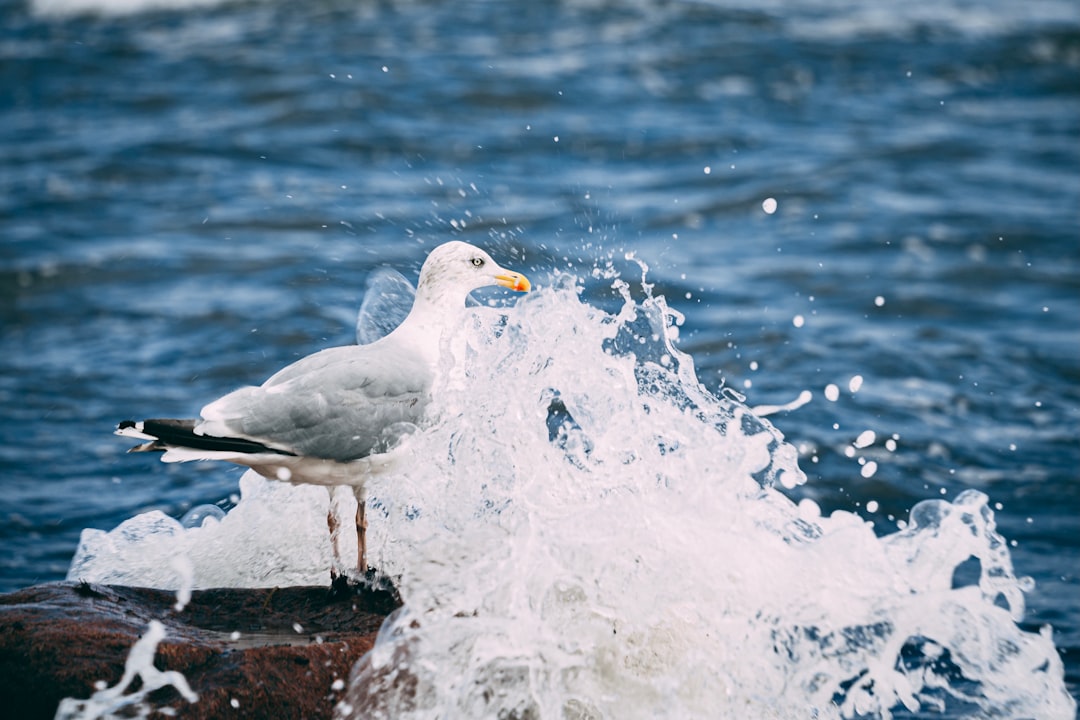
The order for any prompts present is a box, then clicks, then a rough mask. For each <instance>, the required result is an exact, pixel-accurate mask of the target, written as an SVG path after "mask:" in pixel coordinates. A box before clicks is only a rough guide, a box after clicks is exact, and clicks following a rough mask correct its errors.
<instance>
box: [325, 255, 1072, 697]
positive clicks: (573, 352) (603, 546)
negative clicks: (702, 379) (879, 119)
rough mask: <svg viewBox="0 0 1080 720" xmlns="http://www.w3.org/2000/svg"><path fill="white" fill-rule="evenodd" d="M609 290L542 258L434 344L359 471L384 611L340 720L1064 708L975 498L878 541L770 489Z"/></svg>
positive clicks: (667, 313) (864, 526) (772, 439)
mask: <svg viewBox="0 0 1080 720" xmlns="http://www.w3.org/2000/svg"><path fill="white" fill-rule="evenodd" d="M607 279H611V278H607ZM614 287H615V289H616V290H617V291H618V292H619V293H620V295H621V298H622V305H621V308H620V309H619V310H618V311H617V312H615V313H612V314H609V313H606V312H603V311H601V310H598V309H596V308H595V307H592V306H590V305H588V304H586V303H584V302H582V301H581V299H580V295H581V290H582V289H581V287H580V286H579V285H578V283H577V281H576V280H575V279H574V278H573V277H570V276H562V277H559V278H557V279H556V282H555V283H554V286H553V287H551V288H549V289H545V290H542V291H539V292H536V293H534V294H533V295H531V296H530V297H528V298H525V299H524V300H523V301H522V302H519V303H518V304H517V306H516V308H515V309H514V310H513V311H512V312H510V313H501V312H498V311H491V310H481V311H478V312H476V313H475V315H474V316H473V317H474V318H475V322H474V324H473V325H472V326H471V327H470V328H469V330H468V331H467V332H466V333H465V334H464V337H458V338H454V339H453V342H450V343H448V344H447V346H446V347H444V350H445V351H446V352H445V356H446V357H447V358H449V359H447V361H446V362H445V367H444V370H445V371H446V372H445V373H444V378H443V385H442V386H441V387H440V388H439V392H438V400H437V401H436V402H437V412H438V419H437V421H436V422H435V423H434V424H433V425H432V426H431V427H430V428H428V429H426V430H424V431H422V432H420V433H418V434H417V435H416V436H414V437H413V438H412V439H411V440H410V447H411V452H412V453H413V455H414V462H413V463H411V468H410V469H409V470H408V471H406V472H404V473H402V474H401V475H398V476H395V477H393V478H388V479H386V480H385V481H384V480H379V481H376V482H375V483H373V487H372V488H371V489H370V492H371V494H372V495H373V497H372V498H371V501H370V504H371V506H372V511H371V513H372V514H374V515H375V516H376V517H379V518H380V520H376V521H374V522H373V523H372V532H371V537H372V543H371V548H372V550H373V556H374V559H375V563H376V565H378V566H379V567H381V568H384V569H385V570H386V571H387V572H389V573H391V574H392V575H394V576H395V577H396V580H397V582H398V584H399V587H400V590H401V595H402V597H403V598H404V600H405V606H404V607H403V608H402V609H401V610H400V611H398V613H396V614H395V615H394V616H393V617H392V618H390V619H389V620H388V622H387V623H386V625H385V626H384V628H383V630H382V632H381V633H380V637H379V641H378V643H377V645H376V647H375V649H374V650H373V651H372V652H371V653H369V654H368V656H366V658H365V659H364V660H363V661H361V663H359V664H358V666H357V667H356V668H355V669H354V673H353V678H352V684H351V688H350V692H349V695H348V697H347V699H346V701H344V702H343V703H342V704H341V705H340V706H339V708H338V714H339V716H340V717H350V718H351V717H356V718H360V717H365V718H366V717H386V718H390V717H393V718H409V717H417V718H419V717H431V716H433V715H435V714H441V715H444V716H459V717H518V718H526V717H573V718H585V717H590V718H594V717H609V718H612V717H615V718H619V717H673V718H683V717H703V716H708V717H747V718H773V717H775V718H793V717H822V718H825V717H856V716H875V717H884V718H888V717H891V712H892V711H893V710H894V709H897V708H901V709H903V708H906V709H907V710H909V711H913V712H914V711H920V710H921V711H924V712H925V711H929V712H935V711H941V712H945V711H948V712H949V713H953V714H956V715H958V716H968V715H969V714H970V715H974V716H983V715H985V714H990V713H993V714H994V716H995V717H1015V718H1022V717H1044V718H1049V717H1061V718H1066V717H1068V718H1071V717H1073V713H1074V711H1075V709H1074V704H1073V701H1072V699H1071V698H1070V697H1069V695H1068V694H1067V692H1066V690H1065V686H1064V681H1063V668H1062V665H1061V662H1060V659H1059V658H1058V656H1057V653H1056V651H1055V650H1054V647H1053V643H1052V641H1051V639H1050V631H1049V629H1048V628H1047V629H1044V630H1043V631H1042V632H1041V633H1038V634H1033V633H1025V632H1023V631H1022V630H1020V629H1019V628H1018V627H1017V625H1016V621H1017V620H1019V619H1020V618H1021V616H1022V614H1023V590H1024V589H1025V588H1027V585H1028V583H1029V582H1030V581H1027V580H1019V579H1017V578H1016V577H1015V576H1014V574H1013V570H1012V567H1011V561H1010V558H1009V555H1008V551H1007V549H1006V545H1005V542H1004V541H1003V539H1002V538H1001V537H1000V536H999V535H998V534H997V533H996V531H995V526H994V520H993V513H992V512H991V511H990V509H989V508H988V506H987V498H986V496H985V495H983V494H982V493H978V492H974V491H968V492H965V493H962V494H961V495H960V496H959V497H957V498H956V499H955V501H954V502H952V503H949V502H946V501H943V500H931V501H927V502H924V503H921V504H919V505H918V506H917V507H916V508H915V509H914V510H913V512H912V517H911V522H910V524H909V526H908V527H907V529H905V530H904V531H903V532H899V533H895V534H893V535H889V536H886V537H883V538H878V537H876V536H875V534H874V532H873V531H872V529H871V526H870V525H869V524H868V523H867V522H865V521H863V520H862V519H861V518H859V517H858V516H856V515H853V514H850V513H846V512H837V513H834V514H833V515H831V516H829V517H821V516H820V515H815V514H814V513H813V512H808V511H807V509H806V507H805V506H802V507H800V506H797V505H795V503H793V502H792V501H791V500H790V499H788V498H787V497H786V496H784V495H783V494H781V492H779V491H778V490H777V489H775V488H776V486H777V485H782V486H786V487H790V486H792V485H794V484H795V483H798V482H802V481H803V480H804V476H803V474H802V472H801V471H800V470H799V468H798V466H797V464H796V453H795V451H794V449H793V448H792V447H791V446H790V445H788V444H787V443H785V442H784V441H783V438H782V436H781V434H780V433H779V432H778V431H777V430H776V429H774V428H773V427H772V426H771V425H770V424H768V423H767V422H765V421H764V420H761V419H760V418H758V417H756V416H755V415H753V414H752V413H751V412H750V411H749V410H748V409H747V408H746V407H745V406H744V405H743V404H742V403H741V402H739V401H738V400H737V399H735V398H733V397H727V396H722V397H719V398H718V397H715V396H713V395H711V394H709V393H708V392H707V391H706V390H705V389H704V388H703V387H702V386H701V384H700V383H699V382H698V381H697V378H696V376H695V374H694V369H693V363H692V359H691V358H690V357H688V356H686V355H685V354H683V353H681V352H679V351H678V350H677V349H676V348H675V347H674V346H673V343H672V338H673V336H674V332H673V331H674V330H676V321H677V320H678V317H677V315H675V314H674V313H673V312H672V311H671V310H669V309H668V308H667V307H666V305H665V303H664V300H663V299H662V298H658V297H657V298H654V297H651V289H650V288H649V286H648V285H647V284H645V283H644V282H643V283H642V284H641V293H643V297H641V298H640V299H638V300H635V299H633V298H632V294H633V293H632V292H631V286H630V285H629V284H627V283H626V282H624V281H622V280H618V279H615V281H614ZM969 558H975V559H976V560H977V561H978V563H979V577H978V579H977V581H975V582H973V584H970V585H966V586H959V584H958V583H956V582H954V570H955V568H956V567H957V566H959V565H960V564H962V563H965V562H970V560H969Z"/></svg>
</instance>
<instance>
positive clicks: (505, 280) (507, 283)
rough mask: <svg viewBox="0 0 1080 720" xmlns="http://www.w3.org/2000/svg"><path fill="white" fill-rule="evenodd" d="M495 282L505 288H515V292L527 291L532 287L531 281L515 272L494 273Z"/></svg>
mask: <svg viewBox="0 0 1080 720" xmlns="http://www.w3.org/2000/svg"><path fill="white" fill-rule="evenodd" d="M495 282H497V283H498V284H499V285H501V286H503V287H505V288H510V289H511V290H516V291H517V292H529V290H531V289H532V283H531V282H529V278H527V277H525V276H524V275H522V274H521V273H516V272H504V273H502V274H501V275H496V276H495Z"/></svg>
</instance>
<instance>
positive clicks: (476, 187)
mask: <svg viewBox="0 0 1080 720" xmlns="http://www.w3.org/2000/svg"><path fill="white" fill-rule="evenodd" d="M0 18H2V25H0V488H2V492H0V521H2V522H0V590H3V591H6V590H12V589H15V588H18V587H22V586H25V585H28V584H32V583H36V582H43V581H48V580H55V579H60V578H62V577H63V576H64V574H65V572H66V570H67V567H68V563H69V562H70V559H71V555H72V553H73V551H74V549H75V547H76V544H77V542H78V536H79V532H80V531H81V530H82V529H83V528H86V527H97V528H104V529H108V528H111V527H113V526H115V525H116V524H118V523H119V522H121V521H122V520H124V519H126V518H128V517H131V516H132V515H134V514H136V513H139V512H142V511H145V510H148V509H155V508H156V509H161V510H163V511H165V512H167V513H169V514H171V515H174V516H180V515H182V514H183V513H184V512H185V511H186V510H187V509H189V508H190V507H192V506H195V505H200V504H204V503H218V504H220V505H222V506H223V507H226V508H227V507H228V506H229V505H230V503H231V502H232V500H230V497H231V496H233V495H234V493H235V492H236V479H237V477H238V476H239V470H236V471H232V470H229V471H225V470H223V469H222V468H220V467H214V466H203V465H185V466H162V465H160V464H158V463H157V460H156V458H146V457H133V456H127V455H125V454H124V450H125V449H126V447H127V445H126V444H125V443H123V442H120V441H118V440H117V439H116V438H113V437H112V435H111V431H112V428H113V426H114V424H115V423H116V422H117V421H118V420H121V419H125V418H127V417H133V416H139V417H142V416H180V417H186V416H192V415H194V414H195V413H196V412H197V411H198V409H199V408H200V407H201V405H202V404H203V403H204V402H205V401H207V400H209V399H212V398H215V397H217V396H219V395H220V394H222V393H224V392H227V391H229V390H231V389H233V388H235V387H237V386H239V385H241V384H245V383H251V382H261V380H262V379H264V378H265V377H266V376H268V375H269V374H270V373H271V372H273V371H274V370H276V369H278V368H279V367H281V366H282V365H284V364H286V363H287V362H289V361H291V360H293V359H295V358H297V357H300V356H302V355H306V354H308V353H310V352H312V351H314V350H316V349H320V348H322V347H327V346H330V345H335V344H342V343H347V342H351V341H352V340H353V323H354V320H355V314H356V310H357V308H358V307H359V304H360V300H361V298H362V296H363V288H364V282H365V279H366V278H367V277H368V275H369V274H370V273H371V272H372V271H373V270H374V269H376V268H378V267H381V266H385V265H390V266H393V267H396V268H398V269H400V270H402V271H403V272H406V274H407V275H410V276H412V277H415V272H416V270H417V269H418V268H419V264H420V262H422V260H423V257H424V255H425V254H426V252H427V250H429V249H430V248H431V247H433V246H434V245H435V244H437V243H439V242H442V241H444V240H446V239H449V238H460V239H464V240H468V241H470V242H474V243H476V244H478V245H482V246H485V247H486V248H488V249H489V250H490V251H491V252H492V254H493V255H494V256H495V257H496V259H497V260H499V261H500V262H502V263H503V264H505V265H507V266H509V267H513V268H515V269H520V270H523V271H525V272H526V273H528V274H529V275H530V277H532V278H533V279H534V280H535V281H537V282H539V283H541V284H542V283H544V282H545V278H546V277H549V276H550V274H551V273H552V272H553V271H554V270H555V269H560V270H570V271H574V272H579V273H580V274H582V276H586V275H587V274H588V273H589V271H590V270H591V269H592V268H593V266H594V265H595V264H596V263H597V262H598V261H600V262H603V261H604V260H606V259H607V258H609V257H610V258H614V259H615V260H616V261H617V262H622V261H623V257H624V254H625V253H627V252H633V253H635V254H636V256H637V257H638V258H640V259H641V260H643V261H644V262H646V263H647V264H648V265H649V268H650V270H649V275H648V279H649V280H650V281H652V282H655V283H656V289H655V292H656V293H657V294H663V295H665V296H666V297H667V298H668V300H669V302H670V304H671V305H672V306H673V307H675V308H676V309H677V310H679V311H680V312H683V313H685V315H686V322H685V324H684V326H683V328H682V337H681V340H680V347H681V348H682V349H683V350H684V351H686V352H688V353H689V354H691V355H692V356H693V357H694V359H695V362H696V364H697V368H698V374H699V377H700V378H701V379H702V381H703V382H705V384H706V385H708V386H709V387H710V388H712V389H713V390H718V389H719V388H720V387H721V385H722V384H726V385H727V386H728V387H731V388H734V389H736V390H738V391H740V392H742V393H744V394H745V395H746V396H747V397H748V402H749V403H750V404H751V405H760V404H770V403H785V402H788V401H790V400H792V399H793V398H795V397H796V396H797V395H798V394H799V393H800V392H801V391H803V390H809V391H811V392H812V393H813V394H814V399H813V400H812V401H811V402H810V403H809V404H808V405H806V406H804V407H802V408H800V409H798V410H795V411H792V412H789V413H785V414H781V415H779V416H777V417H776V418H775V424H776V425H777V426H778V427H779V428H780V429H781V430H782V431H783V432H784V433H785V434H786V436H787V437H788V439H789V440H791V441H792V442H793V443H794V444H796V445H797V446H798V447H800V449H801V451H802V454H803V458H802V467H803V469H804V470H805V471H806V472H807V474H808V475H809V478H810V479H809V482H808V483H807V485H805V486H803V487H801V488H797V489H796V490H794V491H791V492H790V493H789V494H791V495H792V496H793V497H796V498H798V497H810V498H813V499H814V500H816V501H817V502H818V503H819V504H820V505H821V507H822V508H823V510H825V511H826V512H827V511H830V510H833V509H845V510H852V511H857V512H859V513H861V514H863V515H864V516H865V517H866V518H867V519H868V520H871V521H873V522H874V523H875V524H876V525H877V526H878V527H880V528H881V529H882V531H885V530H891V529H895V527H896V520H897V519H900V518H905V517H906V516H907V511H908V510H909V509H910V508H911V507H912V505H914V504H915V503H916V502H917V501H919V500H921V499H925V498H927V497H940V496H944V497H947V498H952V497H953V496H955V495H956V494H957V493H958V492H960V491H962V490H963V489H965V488H976V489H979V490H981V491H983V492H985V493H987V494H988V495H989V496H990V499H991V503H992V504H993V505H994V506H995V508H996V512H997V521H998V526H999V530H1000V531H1001V532H1002V534H1003V535H1005V537H1006V538H1008V539H1009V541H1010V543H1011V545H1012V555H1013V560H1014V563H1015V565H1016V569H1017V572H1018V574H1021V575H1030V576H1031V577H1033V578H1034V579H1035V581H1036V585H1035V589H1034V590H1033V591H1032V592H1031V593H1030V594H1029V596H1028V605H1029V607H1028V614H1027V616H1026V618H1025V621H1024V625H1025V627H1027V628H1029V629H1035V628H1038V627H1039V626H1041V625H1043V624H1046V623H1050V624H1052V625H1053V627H1054V632H1055V642H1056V644H1057V646H1058V648H1059V650H1060V652H1061V653H1062V656H1063V659H1064V661H1065V664H1066V676H1067V680H1068V682H1069V686H1070V688H1071V690H1072V692H1073V694H1074V696H1077V693H1078V691H1077V686H1078V682H1080V577H1078V573H1080V519H1078V518H1080V483H1078V475H1080V471H1078V467H1080V441H1078V439H1077V431H1078V427H1080V360H1078V358H1080V319H1078V313H1080V6H1078V5H1076V3H1075V2H1074V1H1073V0H1061V1H1058V0H1034V1H1032V2H1025V3H1016V2H1008V1H1007V0H989V1H988V2H983V3H971V2H967V1H966V0H936V1H934V2H929V1H924V0H918V1H915V2H903V3H901V2H888V3H871V2H857V1H856V0H808V1H807V2H802V3H799V4H797V5H796V4H790V5H789V4H787V3H783V2H777V1H775V0H762V1H758V2H753V3H751V2H744V1H742V0H717V1H715V2H689V1H682V2H680V1H676V2H661V1H660V0H637V1H630V0H626V1H623V2H619V1H610V2H601V1H591V0H572V1H567V2H559V3H506V2H494V1H476V2H456V3H444V2H436V1H431V2H403V1H398V2H375V1H367V0H352V1H348V2H347V1H345V0H321V1H317V2H307V3H284V2H277V1H276V0H262V1H259V0H253V1H250V2H208V1H205V0H204V1H195V0H193V1H191V2H183V0H171V1H170V0H160V1H159V0H38V1H37V2H30V3H25V2H15V1H13V0H0ZM769 199H772V200H774V201H775V211H774V212H768V210H772V209H773V207H772V204H771V203H767V202H766V201H767V200H769ZM602 301H603V299H602V298H597V302H602ZM856 376H857V377H858V378H861V380H862V385H861V387H859V386H858V384H857V383H858V381H856V385H855V386H854V387H855V388H856V389H857V390H858V391H857V392H852V387H853V386H852V384H851V379H852V378H853V377H856ZM830 384H833V385H836V386H837V388H838V389H839V393H838V394H836V395H831V394H830V395H829V397H835V398H836V399H835V400H830V399H829V398H828V397H827V395H826V393H825V388H826V387H827V386H828V385H830ZM865 430H873V431H874V433H875V437H876V439H875V442H874V443H873V444H872V445H871V446H870V447H868V448H865V449H860V450H859V452H858V455H859V456H862V457H863V458H864V459H870V460H872V461H873V462H876V463H877V469H876V472H870V471H869V469H868V468H867V467H866V466H865V465H860V464H859V463H858V462H857V459H856V458H855V457H853V456H852V453H851V451H850V447H851V444H852V442H853V441H854V440H855V439H856V437H857V436H859V435H860V433H862V432H863V431H865ZM890 439H891V440H893V442H891V443H888V446H886V441H887V440H890Z"/></svg>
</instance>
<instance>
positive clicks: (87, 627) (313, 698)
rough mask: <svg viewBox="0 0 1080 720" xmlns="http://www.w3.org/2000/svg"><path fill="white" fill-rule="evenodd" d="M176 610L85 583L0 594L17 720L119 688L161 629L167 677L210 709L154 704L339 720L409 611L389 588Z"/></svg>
mask: <svg viewBox="0 0 1080 720" xmlns="http://www.w3.org/2000/svg"><path fill="white" fill-rule="evenodd" d="M175 604H176V595H175V593H172V592H168V591H163V590H152V589H146V588H130V587H118V586H105V585H92V584H86V583H77V582H61V583H48V584H45V585H38V586H34V587H31V588H26V589H24V590H18V591H16V592H13V593H8V594H4V595H0V707H3V708H4V714H5V716H7V717H13V718H15V717H17V718H27V719H31V718H53V717H54V715H55V713H56V709H57V706H58V704H59V702H60V700H61V699H62V698H65V697H70V698H80V699H83V698H88V697H90V696H91V695H92V694H93V693H94V691H95V689H100V688H102V687H105V686H106V685H107V686H110V687H111V686H114V685H116V683H117V682H118V681H119V680H120V678H121V676H122V675H123V672H124V663H125V660H126V659H127V657H128V653H129V651H130V650H131V648H132V646H133V645H134V644H135V642H136V641H137V640H138V639H139V637H140V636H142V635H143V633H145V632H146V631H147V628H148V625H149V623H150V621H151V620H155V619H156V620H158V621H160V622H161V623H162V624H163V625H164V626H165V629H166V633H167V634H166V637H165V639H164V640H163V641H162V642H161V643H160V644H159V645H158V647H157V652H156V654H155V656H154V665H155V667H157V668H158V669H160V670H169V671H178V672H180V673H182V674H183V675H184V676H185V677H186V679H187V682H188V684H189V685H190V687H191V689H192V690H194V691H195V692H196V693H198V695H199V699H198V701H197V702H196V703H193V704H192V703H189V702H188V701H187V700H185V699H184V698H183V697H182V696H181V694H180V693H179V692H178V691H177V690H176V689H175V688H173V687H171V686H169V687H164V688H162V689H160V690H156V691H154V692H153V693H151V694H150V695H149V696H148V699H149V704H151V705H152V706H154V707H155V708H159V709H160V708H168V707H171V708H172V709H173V710H174V711H175V716H176V717H179V718H193V719H194V718H223V717H231V718H328V717H331V716H332V714H333V707H334V705H335V704H336V703H337V702H338V701H339V700H340V699H341V697H343V696H344V692H345V688H346V685H347V683H348V679H349V671H350V669H351V668H352V666H353V664H354V663H355V662H356V661H357V660H358V659H359V658H360V657H361V656H362V655H363V654H364V653H365V652H367V651H368V650H369V649H370V648H371V646H372V644H373V643H374V640H375V634H376V632H377V631H378V629H379V627H380V625H381V624H382V621H383V619H384V618H385V617H386V616H387V615H388V614H389V613H390V612H392V611H393V610H394V609H395V608H396V607H398V605H399V604H400V603H399V601H398V599H397V597H396V595H395V594H394V593H393V591H392V590H388V589H382V590H372V589H364V590H355V589H349V590H346V591H339V592H336V593H331V592H330V591H329V590H328V589H327V588H316V587H290V588H274V589H215V590H202V591H195V592H194V593H192V597H191V601H190V602H189V603H188V604H187V606H186V607H184V608H183V609H182V610H179V611H178V610H176V608H175ZM138 683H139V681H138V680H136V681H135V685H136V687H133V688H132V690H135V689H137V684H138ZM166 712H168V711H167V710H166Z"/></svg>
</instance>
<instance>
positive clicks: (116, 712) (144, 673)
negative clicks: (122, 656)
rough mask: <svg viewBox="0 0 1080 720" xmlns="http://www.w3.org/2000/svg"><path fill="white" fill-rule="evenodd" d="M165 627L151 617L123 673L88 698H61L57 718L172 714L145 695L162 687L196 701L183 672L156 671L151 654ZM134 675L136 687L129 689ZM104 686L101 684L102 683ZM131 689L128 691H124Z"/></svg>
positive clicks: (77, 719) (88, 719)
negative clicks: (110, 684)
mask: <svg viewBox="0 0 1080 720" xmlns="http://www.w3.org/2000/svg"><path fill="white" fill-rule="evenodd" d="M165 634H166V633H165V626H164V625H162V624H161V623H160V622H158V621H157V620H151V621H150V623H149V624H148V625H147V628H146V632H145V633H144V634H143V636H142V637H141V638H139V640H138V641H137V642H136V643H135V644H134V645H133V646H132V647H131V651H130V652H129V653H128V657H127V660H126V661H125V662H124V674H123V676H122V677H121V678H120V681H119V682H117V683H116V685H114V686H112V687H102V688H101V689H99V690H97V691H96V692H95V693H94V694H93V695H91V696H90V697H89V699H87V700H76V699H74V698H64V699H63V700H61V701H60V706H59V707H58V708H57V710H56V720H98V719H99V718H102V719H107V718H118V717H124V718H148V717H151V716H152V715H156V714H157V715H174V714H175V710H173V709H172V708H167V707H154V706H152V705H151V704H149V703H147V697H148V696H149V695H150V694H151V693H152V692H154V691H156V690H160V689H161V688H163V687H169V686H171V687H173V688H175V689H176V691H177V692H178V693H180V696H181V697H182V698H183V699H184V700H186V701H187V702H189V703H194V702H198V701H199V695H198V693H196V692H194V691H193V690H192V689H191V687H190V686H189V685H188V682H187V679H186V678H185V677H184V675H183V673H179V672H177V671H175V670H158V669H157V668H156V667H155V666H154V655H155V654H156V652H157V646H158V644H159V643H160V642H161V641H162V640H164V639H165ZM136 678H137V679H138V681H139V684H138V686H137V687H136V688H135V689H132V685H133V683H135V680H136ZM101 684H102V685H104V683H101ZM129 689H131V692H126V691H127V690H129Z"/></svg>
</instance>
